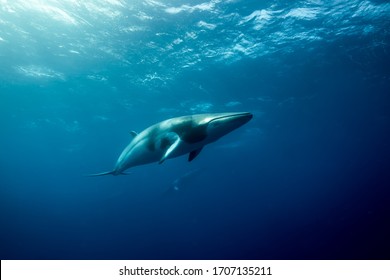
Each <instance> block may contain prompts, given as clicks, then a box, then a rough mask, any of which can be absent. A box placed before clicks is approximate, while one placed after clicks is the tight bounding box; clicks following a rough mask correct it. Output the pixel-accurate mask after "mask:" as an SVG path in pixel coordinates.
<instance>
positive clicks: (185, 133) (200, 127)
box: [89, 112, 253, 176]
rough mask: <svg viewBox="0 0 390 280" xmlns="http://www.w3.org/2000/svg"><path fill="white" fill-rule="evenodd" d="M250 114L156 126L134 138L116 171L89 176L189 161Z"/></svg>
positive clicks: (198, 117)
mask: <svg viewBox="0 0 390 280" xmlns="http://www.w3.org/2000/svg"><path fill="white" fill-rule="evenodd" d="M252 117H253V115H252V114H251V113H248V112H239V113H216V114H198V115H189V116H182V117H177V118H172V119H168V120H165V121H162V122H159V123H157V124H154V125H152V126H150V127H148V128H146V129H145V130H143V131H142V132H141V133H139V134H137V133H136V132H133V131H132V132H131V134H132V136H133V137H134V138H133V139H132V141H131V142H130V143H129V145H128V146H127V147H126V148H125V149H124V150H123V152H122V153H121V154H120V156H119V158H118V160H117V162H116V164H115V167H114V169H113V170H111V171H108V172H102V173H97V174H91V175H89V176H103V175H121V174H126V173H125V170H127V169H129V168H131V167H134V166H138V165H143V164H148V163H152V162H158V163H160V164H161V163H163V162H164V161H165V160H167V159H171V158H175V157H178V156H182V155H185V154H188V155H189V156H188V161H192V160H193V159H194V158H195V157H197V156H198V155H199V153H200V152H201V151H202V149H203V147H204V146H205V145H207V144H210V143H212V142H215V141H217V140H218V139H219V138H221V137H222V136H224V135H226V134H228V133H229V132H231V131H233V130H235V129H237V128H239V127H240V126H242V125H244V124H245V123H247V122H248V121H250V120H251V119H252Z"/></svg>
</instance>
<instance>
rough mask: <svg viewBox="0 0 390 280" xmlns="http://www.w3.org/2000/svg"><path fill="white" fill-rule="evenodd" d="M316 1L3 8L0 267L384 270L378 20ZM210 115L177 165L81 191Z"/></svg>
mask: <svg viewBox="0 0 390 280" xmlns="http://www.w3.org/2000/svg"><path fill="white" fill-rule="evenodd" d="M258 2H259V3H258ZM326 2H327V3H322V2H321V1H293V3H291V1H276V2H274V1H217V0H215V1H211V2H202V1H188V2H186V3H187V5H184V6H183V5H182V3H183V2H182V1H164V2H158V1H113V0H112V1H104V0H99V1H91V2H89V1H84V3H83V4H79V5H76V4H74V3H72V2H68V1H60V2H57V1H54V0H53V1H49V0H47V1H41V2H39V3H40V4H39V3H38V2H35V1H27V2H24V1H21V0H20V1H12V3H5V4H4V5H3V7H1V8H0V20H1V21H0V61H1V64H0V109H1V110H0V124H1V126H0V131H1V132H0V133H1V134H0V136H1V137H0V226H1V228H0V258H1V259H389V258H390V241H389V236H390V215H389V213H390V211H389V207H390V206H389V205H390V190H389V187H390V106H389V105H390V100H389V99H390V96H389V93H390V67H389V65H390V49H389V43H390V41H389V39H390V34H389V30H390V21H389V18H390V4H388V3H387V1H326ZM29 3H30V4H29ZM42 3H44V4H42ZM172 7H175V8H176V9H172ZM256 11H257V12H256ZM253 12H255V13H253ZM267 15H268V16H267ZM207 24H208V25H207ZM177 39H180V40H181V41H180V40H177ZM225 111H250V112H252V113H254V115H255V117H254V119H253V120H252V121H251V122H249V123H248V124H246V125H245V126H243V127H242V128H240V129H238V130H237V131H234V132H233V133H231V134H230V135H228V136H226V137H225V138H223V139H221V140H220V141H218V142H216V143H214V144H212V145H210V146H207V147H206V148H205V149H204V150H203V151H202V153H201V154H200V155H199V157H197V158H196V159H195V160H194V161H193V162H191V163H188V162H187V158H186V157H181V158H177V159H173V160H168V161H166V162H164V164H162V165H158V164H151V165H146V166H141V167H136V168H134V169H133V170H131V171H132V174H131V175H128V176H117V177H113V176H105V177H96V178H90V177H84V175H85V174H88V173H96V172H102V171H108V170H111V169H112V168H113V165H114V163H115V160H116V158H117V156H118V155H119V154H120V152H121V151H122V149H123V148H124V147H125V146H126V145H127V143H128V142H129V141H130V140H131V136H130V135H129V131H131V130H135V131H142V130H143V129H144V128H146V127H148V126H149V125H152V124H154V123H156V122H159V121H161V120H164V119H167V118H170V117H175V116H180V115H187V114H194V113H205V112H225ZM194 170H201V172H196V173H194V174H193V175H192V176H187V177H186V175H185V174H188V172H192V171H194ZM182 176H184V178H182V181H180V182H182V183H181V185H180V187H181V189H180V191H177V192H175V191H168V192H167V190H169V189H170V188H171V187H172V186H174V184H175V183H174V182H175V180H177V179H178V178H181V177H182Z"/></svg>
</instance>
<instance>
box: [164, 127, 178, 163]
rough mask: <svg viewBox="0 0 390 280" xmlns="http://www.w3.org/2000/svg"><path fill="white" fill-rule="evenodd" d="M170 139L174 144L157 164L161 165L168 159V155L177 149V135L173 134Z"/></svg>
mask: <svg viewBox="0 0 390 280" xmlns="http://www.w3.org/2000/svg"><path fill="white" fill-rule="evenodd" d="M172 138H173V139H174V142H173V143H172V144H171V145H170V146H169V147H168V149H167V150H166V152H165V153H164V155H163V156H162V158H161V159H160V161H159V162H158V163H159V164H161V163H163V162H164V161H165V160H166V159H167V158H168V157H169V155H170V154H172V152H173V151H174V150H175V149H176V148H177V146H179V144H180V142H181V140H180V137H179V135H177V134H175V136H174V137H172Z"/></svg>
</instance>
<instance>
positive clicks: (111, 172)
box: [85, 171, 115, 177]
mask: <svg viewBox="0 0 390 280" xmlns="http://www.w3.org/2000/svg"><path fill="white" fill-rule="evenodd" d="M105 175H115V174H114V171H107V172H102V173H95V174H88V175H85V176H87V177H97V176H105Z"/></svg>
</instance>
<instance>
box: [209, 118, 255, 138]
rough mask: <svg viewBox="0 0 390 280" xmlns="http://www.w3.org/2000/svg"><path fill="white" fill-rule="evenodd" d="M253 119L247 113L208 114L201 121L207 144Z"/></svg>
mask: <svg viewBox="0 0 390 280" xmlns="http://www.w3.org/2000/svg"><path fill="white" fill-rule="evenodd" d="M252 118H253V114H251V113H248V112H239V113H221V114H210V115H208V116H206V117H205V118H204V119H203V121H202V122H203V123H204V124H206V134H207V138H208V140H209V142H214V141H216V140H218V139H219V138H221V137H222V136H224V135H226V134H228V133H230V132H232V131H233V130H235V129H237V128H239V127H240V126H242V125H244V124H246V123H247V122H249V121H250V120H251V119H252Z"/></svg>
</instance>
